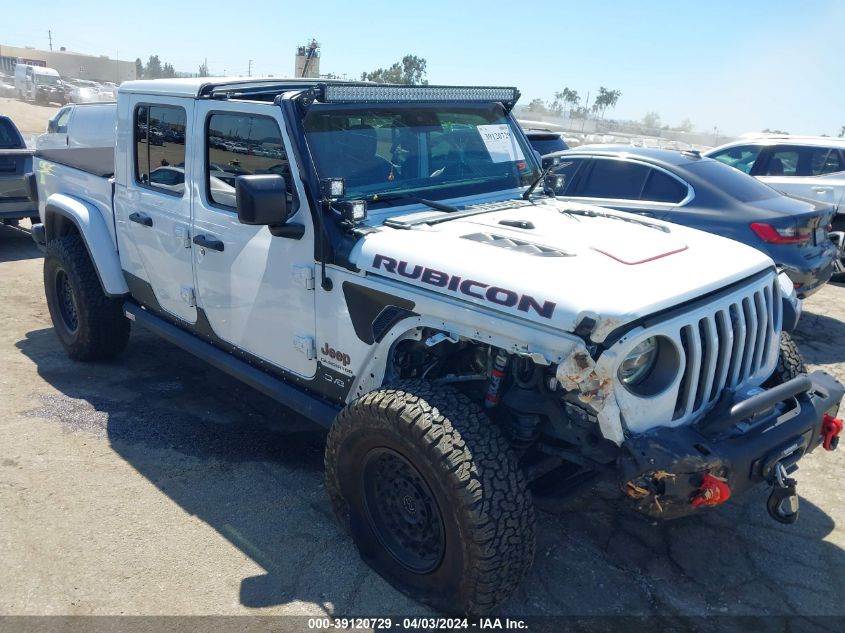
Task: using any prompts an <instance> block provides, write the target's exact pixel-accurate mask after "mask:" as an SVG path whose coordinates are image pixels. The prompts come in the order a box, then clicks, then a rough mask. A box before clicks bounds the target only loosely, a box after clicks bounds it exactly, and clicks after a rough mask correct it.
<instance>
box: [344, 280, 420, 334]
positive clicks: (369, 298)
mask: <svg viewBox="0 0 845 633" xmlns="http://www.w3.org/2000/svg"><path fill="white" fill-rule="evenodd" d="M343 296H344V298H345V299H346V307H347V309H348V310H349V317H350V318H351V319H352V327H353V328H354V329H355V334H356V335H357V336H358V338H359V339H360V340H361V341H363V342H364V343H366V344H367V345H373V344H374V343H375V342H377V341H380V340H381V339H382V338H383V337H384V335H385V334H386V333H387V331H388V330H389V329H390V328H391V327H392V326H393V325H395V324H396V323H398V322H399V321H400V320H402V319H404V318H406V317H409V316H417V315H416V313H415V312H413V309H414V307H415V306H416V304H415V303H414V302H413V301H409V300H408V299H403V298H402V297H397V296H395V295H391V294H388V293H386V292H381V291H380V290H374V289H373V288H368V287H367V286H361V285H359V284H356V283H352V282H349V281H344V282H343ZM388 308H395V310H394V311H392V312H391V313H385V310H387V309H388ZM380 317H382V318H380ZM376 326H377V327H376Z"/></svg>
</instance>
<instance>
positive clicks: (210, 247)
mask: <svg viewBox="0 0 845 633" xmlns="http://www.w3.org/2000/svg"><path fill="white" fill-rule="evenodd" d="M194 125H195V127H196V129H197V130H203V133H202V134H201V135H197V136H196V138H198V139H201V142H200V143H198V144H197V146H196V147H195V148H194V150H193V158H194V161H195V162H196V164H197V165H199V166H201V169H198V170H197V177H196V179H195V181H194V189H195V196H194V202H193V204H194V207H193V228H192V236H193V242H194V246H193V249H194V272H195V277H196V280H195V281H196V292H197V304H198V306H199V310H200V311H201V312H202V314H203V315H204V317H205V318H206V319H207V321H208V326H210V328H211V330H212V331H213V333H214V335H216V336H217V337H219V338H220V339H222V340H223V341H225V342H227V343H230V344H232V345H234V346H236V347H237V348H239V349H241V350H243V351H245V352H247V353H248V354H251V355H252V356H255V357H257V358H259V359H262V360H264V361H267V362H268V363H270V364H272V365H274V366H276V367H280V368H282V369H285V370H287V371H290V372H292V373H294V374H297V375H298V376H301V377H305V378H310V377H312V376H313V375H314V374H315V371H316V366H317V364H316V340H315V336H314V334H315V311H314V300H315V299H314V282H313V270H314V233H313V226H312V223H311V218H310V215H309V211H308V205H307V203H306V201H305V197H304V193H303V190H302V187H301V185H300V184H299V182H298V181H294V180H293V179H292V178H291V171H290V169H289V166H288V159H287V156H288V153H289V151H290V143H289V140H288V139H287V133H286V131H285V126H284V124H283V120H282V111H281V108H279V107H277V106H271V105H269V104H261V103H247V102H243V101H240V102H225V101H224V102H220V101H197V103H196V111H195V115H194ZM274 173H276V174H280V175H283V176H285V178H286V179H287V181H288V186H289V190H290V192H291V196H290V200H291V204H293V205H297V204H298V211H297V212H296V216H295V217H294V218H292V220H291V221H292V222H298V223H300V224H303V225H304V226H305V234H304V235H303V236H302V237H301V238H300V239H293V238H289V237H275V236H273V235H271V233H270V230H269V229H268V227H266V226H250V225H246V224H241V223H240V222H238V214H237V210H236V209H235V180H236V178H237V177H238V176H241V175H247V174H274ZM201 318H202V317H201Z"/></svg>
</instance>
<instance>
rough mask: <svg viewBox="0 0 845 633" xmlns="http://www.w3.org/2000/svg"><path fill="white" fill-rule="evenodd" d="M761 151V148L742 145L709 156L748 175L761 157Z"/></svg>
mask: <svg viewBox="0 0 845 633" xmlns="http://www.w3.org/2000/svg"><path fill="white" fill-rule="evenodd" d="M760 149H761V148H760V147H755V146H753V145H741V146H739V147H729V148H727V149H723V150H722V151H721V152H717V153H716V154H710V155H709V156H710V158H715V159H716V160H718V161H719V162H720V163H725V165H728V166H730V167H734V168H736V169H738V170H740V171H743V172H745V173H746V174H748V173H750V172H751V168H752V167H753V166H754V161H755V160H757V157H758V156H759V155H760Z"/></svg>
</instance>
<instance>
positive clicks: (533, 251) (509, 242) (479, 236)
mask: <svg viewBox="0 0 845 633" xmlns="http://www.w3.org/2000/svg"><path fill="white" fill-rule="evenodd" d="M461 238H462V239H465V240H471V241H473V242H480V243H482V244H489V245H490V246H498V247H499V248H505V249H507V250H509V251H516V252H517V253H525V254H526V255H536V256H537V257H575V253H567V252H566V251H562V250H559V249H556V248H551V247H549V246H541V245H540V244H533V243H531V242H525V241H523V240H517V239H514V238H512V237H505V236H503V235H493V234H492V233H472V234H471V235H462V236H461Z"/></svg>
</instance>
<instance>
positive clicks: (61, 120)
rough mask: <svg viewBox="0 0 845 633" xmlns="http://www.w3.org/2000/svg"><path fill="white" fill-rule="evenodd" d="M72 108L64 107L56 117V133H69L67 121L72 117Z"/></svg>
mask: <svg viewBox="0 0 845 633" xmlns="http://www.w3.org/2000/svg"><path fill="white" fill-rule="evenodd" d="M70 112H71V108H63V109H62V110H60V111H59V116H57V117H56V133H57V134H67V122H68V120H69V119H70Z"/></svg>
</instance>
